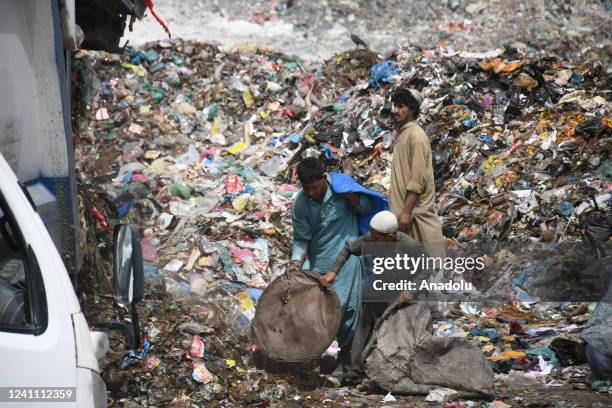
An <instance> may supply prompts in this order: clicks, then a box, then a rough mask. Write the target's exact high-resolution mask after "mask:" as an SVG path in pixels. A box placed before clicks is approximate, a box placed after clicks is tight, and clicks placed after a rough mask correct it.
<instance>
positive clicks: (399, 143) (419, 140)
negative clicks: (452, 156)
mask: <svg viewBox="0 0 612 408" xmlns="http://www.w3.org/2000/svg"><path fill="white" fill-rule="evenodd" d="M422 99H423V97H422V96H421V94H420V93H418V92H417V91H415V90H410V89H399V90H397V91H395V93H394V94H393V95H392V97H391V102H392V103H393V116H394V119H395V120H396V122H397V123H398V124H399V125H400V126H401V130H400V134H399V135H398V136H397V138H396V140H395V146H394V148H393V167H392V170H391V192H390V194H389V206H390V209H391V211H392V212H393V213H394V214H395V215H396V216H397V219H398V222H399V230H400V231H403V232H405V233H407V234H409V235H410V236H411V237H412V238H413V239H416V240H418V241H421V242H423V244H424V246H425V249H426V251H427V253H428V255H429V256H431V257H441V258H444V256H445V253H446V251H445V245H444V244H445V240H444V236H443V235H442V224H441V223H440V219H439V218H438V215H437V214H436V209H435V198H436V191H435V186H434V176H433V166H432V153H431V146H430V144H429V139H428V138H427V135H426V134H425V132H424V131H423V129H422V128H421V126H419V125H418V124H417V122H416V119H417V118H418V117H419V113H420V105H421V102H422Z"/></svg>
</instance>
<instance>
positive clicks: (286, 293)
mask: <svg viewBox="0 0 612 408" xmlns="http://www.w3.org/2000/svg"><path fill="white" fill-rule="evenodd" d="M307 255H308V252H304V253H303V254H302V256H301V257H300V261H299V262H300V265H303V264H304V261H305V260H306V256H307ZM280 279H282V280H283V294H282V295H281V301H282V302H283V304H284V305H286V304H287V303H289V301H290V300H291V280H292V276H291V273H290V272H285V273H284V274H283V275H282V276H281V277H280Z"/></svg>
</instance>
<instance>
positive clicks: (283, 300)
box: [252, 271, 342, 362]
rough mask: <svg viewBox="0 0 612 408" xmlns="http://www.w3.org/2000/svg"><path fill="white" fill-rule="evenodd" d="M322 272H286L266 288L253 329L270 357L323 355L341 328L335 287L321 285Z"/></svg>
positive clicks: (288, 358) (287, 359)
mask: <svg viewBox="0 0 612 408" xmlns="http://www.w3.org/2000/svg"><path fill="white" fill-rule="evenodd" d="M320 276H321V275H319V274H316V273H311V272H306V271H299V272H295V273H290V274H287V273H285V274H283V275H281V276H279V277H278V278H276V279H275V280H274V281H273V282H272V283H271V284H270V285H269V286H268V287H267V288H266V290H264V292H263V295H262V296H261V299H260V300H259V303H258V305H257V310H256V311H255V318H254V319H253V324H252V329H253V333H254V334H255V338H256V340H257V346H258V347H259V348H261V349H262V350H263V351H264V352H265V353H266V354H267V355H268V357H270V358H271V359H274V360H277V361H285V362H302V361H309V360H315V359H318V358H320V357H321V355H322V354H323V352H324V351H325V350H326V349H327V347H329V345H330V344H331V342H332V341H333V340H334V337H335V336H336V334H337V333H338V329H339V328H340V319H341V317H342V310H341V308H340V301H339V300H338V296H337V295H336V292H335V291H334V289H333V288H330V289H329V290H325V289H323V288H322V287H321V286H320V285H319V278H320Z"/></svg>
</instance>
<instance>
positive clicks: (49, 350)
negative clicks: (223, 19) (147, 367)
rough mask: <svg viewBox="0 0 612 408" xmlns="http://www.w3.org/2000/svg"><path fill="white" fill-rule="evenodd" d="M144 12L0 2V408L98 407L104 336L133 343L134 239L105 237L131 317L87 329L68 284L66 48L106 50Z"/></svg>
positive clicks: (121, 2)
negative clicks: (117, 334) (117, 333)
mask: <svg viewBox="0 0 612 408" xmlns="http://www.w3.org/2000/svg"><path fill="white" fill-rule="evenodd" d="M145 8H146V6H145V3H144V0H0V56H1V57H0V407H4V406H11V407H12V406H16V407H17V406H21V407H31V406H38V405H40V404H38V403H40V402H44V403H45V404H44V406H46V407H54V406H57V407H68V406H75V407H105V406H106V405H107V398H106V387H105V384H104V382H103V380H102V378H101V376H100V368H99V365H98V359H99V358H101V357H102V356H103V355H104V354H105V352H106V350H107V348H108V338H107V337H106V334H105V333H104V332H105V331H107V330H110V329H118V330H121V331H122V332H123V333H124V334H125V335H126V337H127V340H128V343H129V345H130V347H132V348H136V347H137V345H138V344H139V327H138V316H137V314H136V303H137V302H138V301H139V300H140V299H141V298H142V295H143V273H142V256H141V248H140V242H139V237H138V231H137V229H135V228H134V227H132V226H129V225H117V226H116V227H115V231H114V232H115V233H114V250H113V252H114V257H113V277H114V290H115V303H116V306H117V307H118V308H120V309H121V310H123V309H125V308H127V309H128V311H130V310H131V313H129V314H131V316H130V317H131V319H127V321H126V320H124V319H123V317H121V318H120V320H119V321H112V322H105V323H98V324H95V325H94V326H95V328H96V330H93V331H92V330H90V325H89V324H88V323H87V321H86V320H85V317H84V315H83V313H82V311H81V306H80V305H79V302H78V298H77V296H76V294H75V290H74V288H73V282H72V281H71V276H72V277H74V276H76V274H77V273H78V271H79V269H80V264H81V262H80V260H79V253H78V248H79V239H80V237H79V236H78V235H79V234H78V231H79V226H78V222H79V221H78V205H77V200H76V197H77V194H76V181H75V175H74V159H73V151H74V150H73V145H72V134H71V118H70V115H71V110H70V81H69V76H70V53H71V51H72V50H73V49H74V48H76V46H77V44H81V48H89V49H106V50H109V51H117V50H118V49H119V48H118V44H119V39H120V38H121V35H122V34H123V30H124V28H125V25H126V20H127V18H128V17H130V18H131V21H130V24H131V23H132V22H133V19H134V18H141V17H142V16H143V14H144V11H145ZM79 26H80V27H79ZM85 272H86V271H85ZM81 273H83V272H81ZM73 280H74V278H73Z"/></svg>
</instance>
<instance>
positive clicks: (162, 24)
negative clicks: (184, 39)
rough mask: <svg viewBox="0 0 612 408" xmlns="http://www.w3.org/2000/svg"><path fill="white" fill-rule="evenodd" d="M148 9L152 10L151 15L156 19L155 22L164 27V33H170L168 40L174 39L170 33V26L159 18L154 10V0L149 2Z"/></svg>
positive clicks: (148, 0)
mask: <svg viewBox="0 0 612 408" xmlns="http://www.w3.org/2000/svg"><path fill="white" fill-rule="evenodd" d="M147 7H148V8H149V10H151V14H152V15H153V17H154V18H155V20H157V22H158V23H159V24H160V25H161V26H162V27H164V31H165V32H166V33H168V38H170V39H171V38H172V34H171V33H170V29H169V28H168V26H167V25H166V22H165V21H164V20H163V19H162V18H161V17H160V16H159V15H157V13H156V12H155V10H153V0H147Z"/></svg>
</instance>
